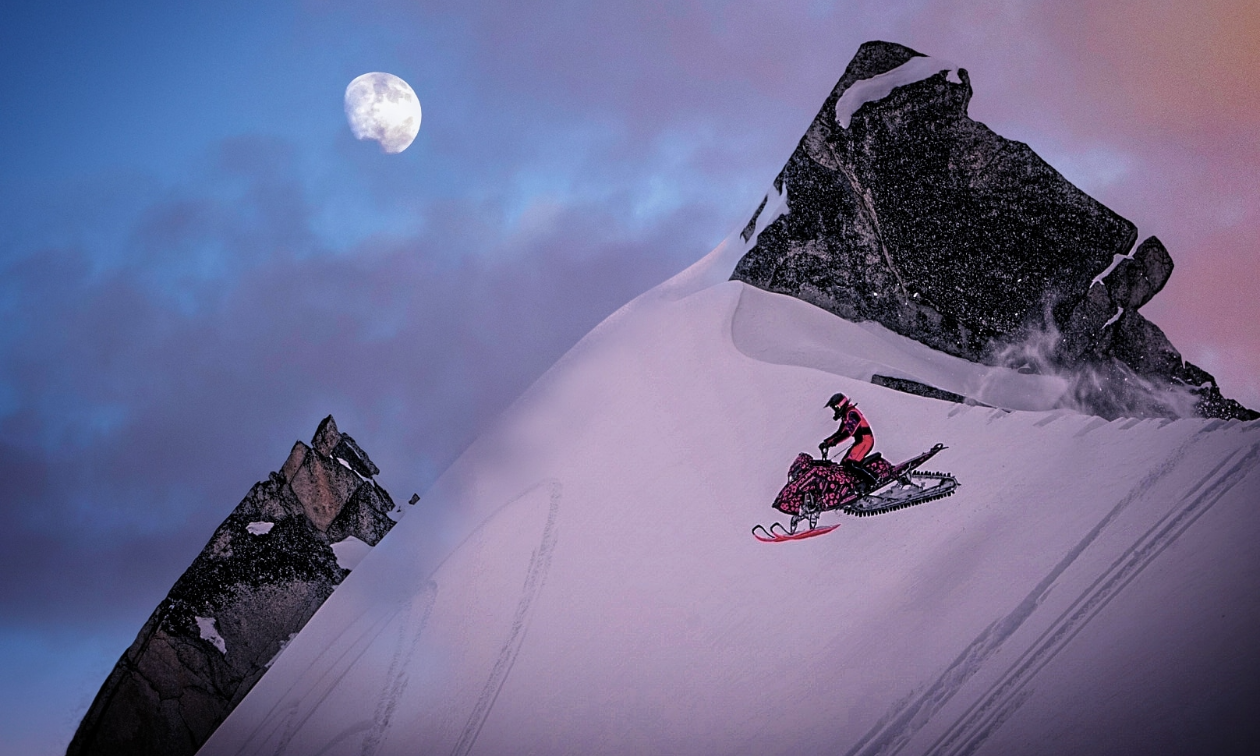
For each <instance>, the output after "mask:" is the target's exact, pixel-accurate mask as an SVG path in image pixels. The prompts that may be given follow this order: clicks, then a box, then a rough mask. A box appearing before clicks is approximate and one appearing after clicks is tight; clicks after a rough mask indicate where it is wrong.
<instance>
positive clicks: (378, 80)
mask: <svg viewBox="0 0 1260 756" xmlns="http://www.w3.org/2000/svg"><path fill="white" fill-rule="evenodd" d="M346 120H347V121H349V122H350V130H351V131H353V132H354V136H355V137H356V138H357V139H374V140H376V141H377V142H379V143H380V145H381V152H385V153H388V154H391V155H394V154H397V153H399V152H402V151H403V150H405V149H407V147H408V145H410V144H411V141H412V140H413V139H415V138H416V134H417V133H419V131H420V100H419V98H417V97H416V93H415V91H413V90H412V89H411V86H410V85H409V84H407V82H405V81H403V80H402V79H400V78H398V77H397V76H395V75H393V74H388V73H381V72H380V71H373V72H372V73H365V74H363V75H362V76H358V77H356V78H355V79H354V81H352V82H350V85H349V86H347V87H346Z"/></svg>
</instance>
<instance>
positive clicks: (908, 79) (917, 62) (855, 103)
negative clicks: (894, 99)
mask: <svg viewBox="0 0 1260 756" xmlns="http://www.w3.org/2000/svg"><path fill="white" fill-rule="evenodd" d="M941 71H948V72H949V73H948V74H947V76H946V79H947V80H948V81H951V82H954V83H955V84H961V83H962V79H961V78H959V76H958V66H955V65H954V64H953V63H948V62H946V61H944V60H941V59H940V58H930V57H927V56H925V55H918V56H915V57H913V58H911V59H910V60H907V61H906V62H905V63H902V64H901V65H899V66H897V67H896V68H894V69H893V70H891V71H885V72H884V73H882V74H879V75H877V76H872V77H871V78H869V79H861V80H860V81H855V82H853V84H852V85H850V86H849V88H848V89H846V90H844V94H842V95H840V99H839V100H837V101H836V121H837V122H838V123H839V124H840V128H842V129H847V128H849V122H850V121H851V120H852V119H853V114H854V113H856V112H857V111H858V108H860V107H862V106H863V105H865V104H866V103H868V102H877V101H879V100H882V99H884V98H885V97H887V96H888V95H890V94H892V91H893V90H894V89H896V88H897V87H903V86H905V85H907V84H913V83H915V82H916V81H923V80H924V79H926V78H928V77H929V76H935V75H936V74H938V73H940V72H941Z"/></svg>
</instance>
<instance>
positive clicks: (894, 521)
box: [201, 232, 1260, 756]
mask: <svg viewBox="0 0 1260 756" xmlns="http://www.w3.org/2000/svg"><path fill="white" fill-rule="evenodd" d="M743 246H744V243H743V239H742V238H741V237H740V236H739V234H738V232H736V233H734V234H732V236H731V237H729V238H728V239H727V240H726V241H724V242H723V243H722V245H719V247H718V248H717V249H715V250H714V251H713V252H712V253H710V254H709V255H708V256H706V257H705V258H704V259H702V260H701V261H700V262H698V263H697V264H696V265H694V266H692V268H690V269H688V270H687V271H684V272H683V273H681V274H679V275H678V276H676V277H675V278H673V279H671V280H670V281H668V282H666V283H664V284H662V285H661V286H659V287H657V288H656V289H654V290H652V291H650V292H648V293H646V294H644V295H643V296H641V297H639V298H638V299H636V300H634V301H633V302H631V303H629V304H628V305H626V306H625V307H623V308H622V309H621V310H619V311H618V312H616V313H614V314H613V315H612V316H610V317H609V318H608V319H607V320H605V321H604V322H603V323H601V324H600V325H599V326H597V327H596V328H595V329H594V330H592V331H591V333H590V334H588V335H587V336H586V337H585V338H584V339H583V340H582V341H581V342H580V343H579V344H578V345H576V346H575V347H574V348H573V349H572V350H570V352H569V353H567V354H566V355H565V356H564V357H562V358H561V359H560V360H559V361H558V362H557V363H556V365H554V366H553V367H552V369H551V370H549V371H548V372H547V373H546V374H545V375H544V376H543V377H542V378H541V379H539V381H538V382H537V383H536V384H535V385H534V386H533V387H531V388H530V390H529V391H527V392H526V394H525V395H524V396H522V397H521V398H520V399H519V400H518V401H517V402H516V403H515V404H513V405H512V407H511V408H509V410H508V411H507V412H506V413H504V415H503V416H502V417H501V418H499V420H498V421H497V422H496V423H495V424H494V425H493V426H492V427H491V428H490V429H489V430H488V431H487V432H486V433H485V434H484V435H483V436H481V437H480V438H478V439H477V440H476V441H475V442H474V443H473V444H472V445H471V446H470V447H469V448H468V449H467V450H466V451H465V453H464V454H463V455H462V456H461V457H460V458H459V459H458V460H457V461H456V462H455V463H454V464H453V465H452V466H451V467H450V468H449V469H448V470H447V471H446V472H445V473H443V475H442V476H441V477H440V478H439V480H438V481H437V483H436V484H435V485H434V487H433V488H432V489H431V490H430V491H428V492H427V493H426V494H425V500H426V502H428V504H427V507H426V510H425V517H418V516H412V517H408V518H405V519H404V520H403V521H402V522H400V523H398V525H397V526H396V527H395V528H394V529H393V530H392V531H391V533H390V535H389V537H388V538H386V539H384V540H383V541H382V542H381V543H380V544H379V545H378V546H377V547H376V548H375V549H374V550H373V551H374V554H373V557H372V559H370V560H366V561H364V562H363V563H362V564H360V565H359V567H358V568H357V569H355V570H354V572H352V573H351V574H350V575H349V576H348V577H347V578H346V580H345V581H344V582H343V583H342V584H341V586H340V587H339V588H338V589H337V590H336V591H335V592H334V593H333V594H332V596H331V597H330V598H329V599H328V600H327V601H326V602H325V604H324V605H323V606H322V607H321V608H320V610H319V611H318V612H317V613H316V614H315V616H314V617H312V619H311V620H310V622H309V623H308V624H307V625H306V627H305V628H304V629H303V630H302V632H301V633H299V635H298V636H297V637H296V638H295V639H294V640H293V642H292V643H291V644H290V645H289V646H288V648H287V649H286V651H285V653H284V654H283V655H282V656H281V657H279V658H278V659H276V660H275V663H274V665H273V666H272V668H271V670H270V671H269V672H268V673H267V674H266V675H264V676H263V678H262V679H261V680H260V681H259V683H258V684H257V685H256V686H255V687H254V688H253V690H251V691H250V693H249V695H248V696H247V697H246V698H245V699H244V700H243V701H242V702H241V704H240V705H239V706H238V707H237V708H236V710H235V711H234V712H233V713H232V714H231V715H230V716H229V717H228V719H227V720H226V721H225V722H224V723H223V724H222V725H221V726H220V727H219V729H218V730H217V731H216V732H215V733H214V735H213V736H212V737H211V738H210V740H209V741H208V742H207V743H206V745H205V746H204V747H203V749H202V751H201V753H202V754H204V755H206V756H219V755H226V754H280V753H317V752H318V753H326V754H334V755H335V754H372V755H383V754H403V753H413V752H435V753H446V752H451V753H460V754H464V753H481V754H498V753H521V754H589V753H607V754H621V753H672V754H711V753H723V754H766V753H848V754H854V755H855V756H857V755H863V754H877V753H887V754H893V753H896V754H926V753H934V754H935V753H942V754H955V753H976V754H978V755H979V756H984V755H985V754H1008V753H1021V754H1037V753H1045V754H1050V753H1089V752H1092V751H1091V749H1093V748H1095V747H1096V746H1095V744H1097V743H1106V744H1108V745H1109V746H1114V747H1112V748H1111V751H1112V752H1133V753H1143V752H1146V753H1153V752H1169V751H1170V750H1176V749H1170V748H1169V747H1167V746H1169V744H1171V743H1174V742H1176V743H1189V744H1192V745H1194V744H1197V743H1199V742H1206V741H1208V740H1210V737H1209V736H1210V735H1211V732H1212V731H1211V721H1210V720H1202V721H1207V724H1206V725H1205V724H1202V723H1201V721H1200V720H1196V719H1194V718H1193V714H1194V712H1196V711H1199V712H1202V711H1206V710H1207V708H1206V706H1207V705H1206V704H1205V706H1204V707H1200V708H1197V709H1196V708H1195V707H1187V706H1185V705H1184V704H1185V702H1186V701H1187V700H1190V701H1194V700H1199V699H1202V700H1207V699H1208V698H1211V697H1212V696H1216V697H1215V698H1211V700H1212V701H1213V704H1212V706H1213V707H1214V708H1212V711H1217V712H1229V711H1235V710H1236V711H1238V712H1242V713H1240V714H1238V716H1240V717H1242V716H1245V715H1246V712H1248V711H1249V709H1248V707H1249V706H1251V705H1252V704H1254V703H1255V701H1254V698H1253V699H1250V700H1243V701H1241V702H1240V703H1238V704H1236V705H1235V704H1232V703H1231V702H1230V701H1229V700H1227V699H1226V698H1222V697H1221V694H1220V693H1219V690H1220V689H1219V686H1220V685H1221V684H1222V683H1221V682H1220V681H1225V682H1224V684H1236V685H1238V686H1239V689H1242V686H1243V685H1250V684H1251V683H1250V682H1248V681H1249V680H1254V679H1255V673H1256V672H1257V670H1260V649H1257V647H1256V646H1255V644H1254V643H1251V642H1250V639H1251V638H1253V637H1254V636H1255V633H1256V630H1257V628H1260V621H1258V619H1260V594H1257V592H1255V591H1254V590H1253V589H1252V586H1254V585H1255V584H1256V582H1257V580H1258V579H1260V552H1257V550H1256V549H1255V548H1254V543H1256V542H1257V539H1260V518H1257V517H1256V516H1255V515H1254V514H1253V512H1254V502H1255V501H1257V500H1258V499H1260V423H1229V424H1225V423H1220V422H1217V421H1203V420H1194V419H1183V420H1177V421H1164V420H1134V419H1120V420H1116V421H1113V422H1108V421H1106V420H1103V419H1101V418H1096V417H1090V416H1087V415H1080V414H1076V413H1073V412H1070V411H1066V410H1063V409H1052V408H1053V407H1055V406H1056V402H1057V400H1058V398H1059V392H1061V391H1062V389H1063V386H1062V385H1061V384H1058V383H1056V382H1055V380H1054V379H1052V378H1046V377H1043V376H1035V375H1022V374H1020V373H1017V372H1014V371H1010V370H1005V369H1000V368H992V367H986V366H980V365H975V364H972V363H968V362H966V361H964V360H959V359H956V358H951V357H948V356H946V355H943V354H940V353H937V352H933V351H932V350H930V349H928V348H927V347H924V346H923V345H921V344H917V343H916V342H913V341H910V340H908V339H905V338H903V337H901V336H898V335H896V334H893V333H891V332H889V331H887V330H886V329H883V328H882V327H880V326H877V325H874V324H860V325H859V324H854V323H849V322H847V321H844V320H841V319H839V318H836V317H834V316H831V315H829V314H827V313H825V312H823V311H821V310H819V309H818V308H814V307H812V306H811V305H808V304H805V303H803V302H800V301H798V300H795V299H792V298H789V297H783V296H780V295H775V294H769V293H766V292H763V291H760V290H757V289H754V288H751V287H748V286H746V285H744V284H742V283H740V282H737V281H729V280H726V279H727V278H728V277H729V275H730V271H731V268H732V267H733V265H734V263H735V261H736V260H737V259H738V254H739V252H740V251H741V250H742V249H743ZM876 373H878V374H882V375H891V376H893V377H906V378H911V379H914V380H920V381H922V382H925V383H929V384H931V385H934V386H937V387H939V388H943V389H946V390H949V391H953V392H955V393H961V394H964V395H967V396H970V397H973V398H975V399H978V400H979V401H982V402H984V403H986V404H991V405H994V406H993V408H987V407H980V406H972V405H960V404H953V403H949V402H944V401H937V400H932V399H926V398H922V397H917V396H912V395H907V394H903V393H899V392H895V391H892V390H888V389H884V388H882V387H878V386H875V385H872V384H871V383H869V378H870V376H871V375H873V374H876ZM836 391H843V392H845V393H847V394H849V395H850V396H852V397H854V398H856V399H857V401H858V402H859V403H860V405H861V406H862V408H863V410H864V412H865V413H866V415H867V417H868V418H869V419H870V420H871V422H872V424H873V425H874V431H875V435H876V439H877V441H876V449H877V450H879V451H882V452H883V454H884V455H885V456H886V457H888V458H890V459H892V460H897V461H899V460H901V459H905V458H907V457H909V456H911V455H913V454H916V453H919V452H921V451H924V450H926V449H927V448H928V447H930V446H931V445H932V444H934V443H937V442H940V443H944V444H945V445H946V446H947V447H948V448H947V449H946V450H945V451H944V452H942V453H941V454H939V455H938V456H937V457H936V458H935V459H934V460H933V462H932V464H931V467H932V468H933V469H938V470H946V471H949V472H952V473H954V474H955V475H956V476H957V478H958V480H959V481H960V483H961V487H960V489H959V491H958V493H957V494H955V495H954V496H952V497H950V498H947V499H943V500H940V501H936V502H931V503H927V504H923V505H921V506H918V507H914V508H911V509H907V510H903V511H901V512H896V513H892V514H886V515H881V516H878V517H870V518H861V519H859V518H851V517H849V518H844V517H842V516H839V515H834V514H833V515H831V516H830V519H824V521H823V524H828V523H834V522H841V523H842V525H841V527H840V528H838V529H837V530H835V531H834V532H832V533H829V534H827V535H825V536H822V537H820V538H814V539H809V540H805V541H800V542H794V543H786V544H764V543H760V542H758V541H756V540H755V539H753V537H752V536H751V535H750V533H749V530H750V528H751V527H752V525H754V524H756V523H759V522H760V523H765V524H769V522H770V521H771V520H773V519H775V517H776V513H775V512H774V511H773V510H771V509H770V507H769V504H770V502H771V501H772V500H773V498H774V496H775V494H776V493H777V491H778V489H779V488H780V487H781V486H782V485H783V483H784V482H785V475H786V471H787V468H788V465H789V464H790V463H791V461H792V459H793V458H794V457H795V455H796V453H797V452H800V451H802V450H812V449H815V448H816V445H817V443H818V441H819V440H820V439H821V438H823V437H825V436H826V435H828V434H830V433H831V432H832V431H833V430H834V423H833V422H832V421H831V419H830V413H829V412H827V411H826V410H825V409H824V408H823V407H822V404H823V402H824V401H825V400H826V398H827V397H828V396H830V395H831V394H832V393H834V392H836ZM339 558H340V555H339ZM1224 648H1228V649H1229V652H1228V653H1223V652H1221V651H1220V650H1221V649H1224ZM1218 699H1220V700H1218ZM1178 703H1180V704H1182V705H1181V706H1180V707H1178ZM1218 703H1219V706H1218V705H1217V704H1218ZM1230 706H1234V708H1233V709H1231V708H1230ZM1151 712H1155V713H1156V714H1158V716H1152V715H1151ZM1214 716H1215V715H1214ZM1239 721H1247V720H1245V719H1242V720H1239ZM1196 727H1197V728H1199V729H1195V728H1196ZM1205 728H1206V729H1205ZM1181 752H1186V753H1189V752H1194V749H1193V748H1189V749H1188V748H1182V749H1181Z"/></svg>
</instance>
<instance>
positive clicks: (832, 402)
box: [824, 394, 849, 420]
mask: <svg viewBox="0 0 1260 756" xmlns="http://www.w3.org/2000/svg"><path fill="white" fill-rule="evenodd" d="M824 406H826V407H830V408H831V409H832V410H833V411H834V412H835V413H836V417H835V419H837V420H839V419H840V415H842V414H844V409H845V407H848V406H849V397H847V396H845V395H844V394H834V395H833V396H832V397H831V398H830V399H828V400H827V404H826V405H824Z"/></svg>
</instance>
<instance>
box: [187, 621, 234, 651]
mask: <svg viewBox="0 0 1260 756" xmlns="http://www.w3.org/2000/svg"><path fill="white" fill-rule="evenodd" d="M193 619H195V620H197V630H198V631H199V632H200V634H201V639H202V640H204V641H209V643H210V645H212V646H214V647H215V648H217V649H219V653H221V654H223V655H224V656H227V641H225V640H223V636H222V635H219V629H218V628H217V627H215V626H214V617H194V618H193Z"/></svg>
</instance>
